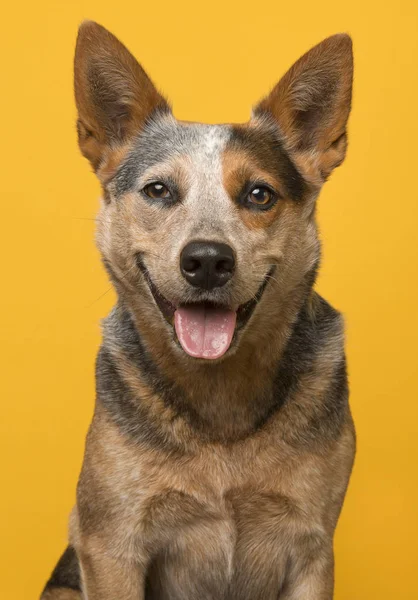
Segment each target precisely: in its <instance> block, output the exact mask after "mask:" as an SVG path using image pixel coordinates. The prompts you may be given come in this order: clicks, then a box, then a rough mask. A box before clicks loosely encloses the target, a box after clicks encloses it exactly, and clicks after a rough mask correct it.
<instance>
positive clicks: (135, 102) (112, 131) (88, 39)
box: [74, 21, 168, 169]
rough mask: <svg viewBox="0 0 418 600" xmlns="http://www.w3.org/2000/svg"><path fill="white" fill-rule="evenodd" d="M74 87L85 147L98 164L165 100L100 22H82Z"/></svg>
mask: <svg viewBox="0 0 418 600" xmlns="http://www.w3.org/2000/svg"><path fill="white" fill-rule="evenodd" d="M74 90H75V99H76V105H77V110H78V121H77V130H78V139H79V145H80V149H81V152H82V153H83V154H84V156H86V157H87V158H88V159H89V160H90V162H91V163H92V165H93V167H94V169H97V168H98V167H99V165H100V163H101V161H102V160H103V158H104V156H105V154H107V153H108V151H109V149H111V148H114V147H120V146H121V145H123V144H124V143H125V142H127V141H129V139H130V138H131V137H132V136H134V135H135V134H137V133H138V132H139V131H140V130H141V127H142V126H143V124H144V122H145V121H146V119H147V118H148V117H149V116H150V114H151V113H152V112H153V111H154V110H155V109H157V108H161V109H165V110H168V104H167V102H166V100H165V99H164V98H163V97H162V96H161V95H160V94H159V93H158V91H157V90H156V88H155V87H154V85H153V83H152V81H151V80H150V78H149V77H148V75H147V74H146V73H145V71H144V70H143V69H142V67H141V66H140V64H139V63H138V62H137V60H136V59H135V58H134V57H133V56H132V54H131V53H130V52H129V51H128V50H127V48H125V46H124V45H123V44H121V42H119V40H118V39H117V38H116V37H115V36H114V35H112V34H111V33H110V32H109V31H107V30H106V29H105V28H104V27H101V26H100V25H98V24H97V23H94V22H91V21H87V22H85V23H83V24H82V25H81V27H80V30H79V33H78V38H77V46H76V52H75V59H74Z"/></svg>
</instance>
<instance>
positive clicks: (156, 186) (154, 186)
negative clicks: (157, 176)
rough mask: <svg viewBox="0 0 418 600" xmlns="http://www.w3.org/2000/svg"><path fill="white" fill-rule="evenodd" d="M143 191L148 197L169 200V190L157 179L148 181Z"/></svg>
mask: <svg viewBox="0 0 418 600" xmlns="http://www.w3.org/2000/svg"><path fill="white" fill-rule="evenodd" d="M144 192H145V194H146V195H147V196H148V197H149V198H158V199H160V200H171V194H170V190H169V189H168V188H167V187H166V186H165V185H164V184H163V183H160V182H159V181H157V182H156V183H149V184H148V185H146V186H145V187H144Z"/></svg>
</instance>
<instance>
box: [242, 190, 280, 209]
mask: <svg viewBox="0 0 418 600" xmlns="http://www.w3.org/2000/svg"><path fill="white" fill-rule="evenodd" d="M273 199H274V196H273V193H272V192H271V191H270V190H269V189H268V188H266V187H262V186H259V187H255V188H254V189H253V190H252V191H251V192H250V193H249V194H248V200H249V202H251V203H252V204H256V205H257V206H267V205H269V204H270V203H271V202H272V200H273Z"/></svg>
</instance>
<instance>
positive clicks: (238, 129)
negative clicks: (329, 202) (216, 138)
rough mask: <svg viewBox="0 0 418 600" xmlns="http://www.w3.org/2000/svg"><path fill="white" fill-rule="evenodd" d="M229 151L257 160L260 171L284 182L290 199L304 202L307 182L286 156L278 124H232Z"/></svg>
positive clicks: (227, 147)
mask: <svg viewBox="0 0 418 600" xmlns="http://www.w3.org/2000/svg"><path fill="white" fill-rule="evenodd" d="M226 150H232V151H234V150H244V152H246V153H248V154H249V155H250V156H253V157H254V159H255V161H256V162H257V164H258V165H259V167H260V168H263V169H264V170H266V171H269V172H270V173H271V174H272V175H273V176H274V177H276V178H277V179H278V180H279V181H280V182H282V184H283V188H284V192H285V195H286V196H287V197H288V198H290V199H291V200H295V201H300V200H302V198H303V196H304V193H305V191H306V183H305V180H304V179H303V177H302V175H301V174H300V173H299V171H298V170H297V169H296V167H295V165H294V164H293V162H292V161H291V159H290V157H289V155H288V154H287V152H286V150H285V148H284V146H283V144H282V142H281V140H280V137H279V133H278V131H277V127H276V126H275V125H273V124H272V125H271V126H267V125H257V127H248V126H247V127H246V126H242V125H233V126H232V128H231V137H230V139H229V140H228V142H227V145H226Z"/></svg>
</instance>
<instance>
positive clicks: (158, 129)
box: [115, 116, 232, 194]
mask: <svg viewBox="0 0 418 600" xmlns="http://www.w3.org/2000/svg"><path fill="white" fill-rule="evenodd" d="M231 135H232V127H231V126H230V125H223V124H222V125H208V124H203V123H189V122H182V121H177V120H176V119H174V118H173V117H170V116H169V117H166V118H161V119H155V120H151V121H150V122H149V123H148V124H147V126H146V127H145V129H144V130H143V131H142V132H141V134H140V135H139V136H138V137H137V139H136V140H135V142H134V144H133V147H132V149H131V150H130V152H129V153H128V156H127V158H126V159H125V161H124V162H123V164H122V165H121V167H120V169H119V170H118V173H117V174H116V177H115V181H116V192H117V194H123V193H125V192H127V191H129V190H131V189H132V188H133V187H134V186H135V184H136V183H137V181H138V177H139V176H140V175H141V174H142V173H144V172H145V171H147V170H148V169H149V168H151V167H154V166H155V165H158V164H159V163H163V164H167V163H169V162H170V161H171V160H173V159H175V158H176V157H189V158H190V159H191V164H193V165H194V168H198V167H199V164H200V165H201V167H203V168H204V169H209V170H210V169H211V168H213V169H215V168H217V167H218V165H219V161H220V158H221V156H222V153H223V151H224V150H225V148H226V146H227V144H228V140H230V139H231Z"/></svg>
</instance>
